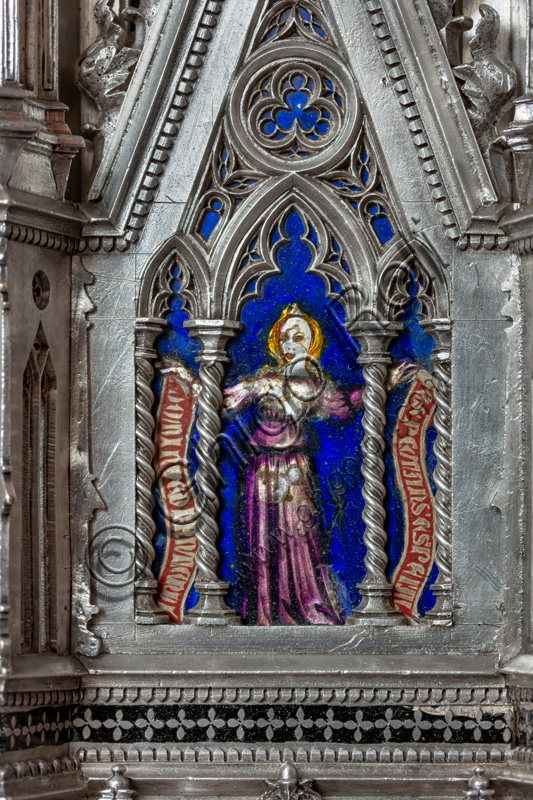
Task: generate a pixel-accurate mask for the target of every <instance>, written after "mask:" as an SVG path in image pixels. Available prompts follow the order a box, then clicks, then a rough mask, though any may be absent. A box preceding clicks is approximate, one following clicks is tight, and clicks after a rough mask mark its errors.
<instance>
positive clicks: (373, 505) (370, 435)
mask: <svg viewBox="0 0 533 800" xmlns="http://www.w3.org/2000/svg"><path fill="white" fill-rule="evenodd" d="M402 327H403V325H402V324H401V323H397V322H374V321H372V322H360V323H358V324H357V323H356V324H355V325H352V326H350V327H349V328H348V330H349V332H350V333H351V334H352V336H353V337H354V338H356V339H357V341H358V342H359V343H360V345H361V353H360V355H359V357H358V360H359V363H360V364H361V365H362V367H363V377H364V380H365V388H364V391H363V404H364V407H365V412H364V415H363V430H364V432H365V435H364V438H363V445H362V450H363V466H362V470H361V471H362V473H363V478H364V485H363V499H364V501H365V507H364V509H363V521H364V523H365V533H364V542H365V545H366V556H365V567H366V575H365V578H364V580H363V582H362V583H361V584H360V585H359V589H360V591H361V595H362V600H361V602H360V604H359V606H358V607H357V609H356V611H355V612H354V614H353V615H352V616H351V617H348V619H347V620H346V624H347V625H404V624H406V619H405V617H404V616H403V614H401V613H400V612H399V611H397V610H396V609H395V608H394V606H393V605H392V585H391V584H390V583H389V582H388V580H387V577H386V572H385V571H386V568H387V561H388V557H387V552H386V547H387V532H386V530H385V516H386V514H385V507H384V500H385V487H384V485H383V474H384V472H385V462H384V459H383V451H384V449H385V403H386V400H387V393H386V391H385V383H386V380H387V371H388V367H389V365H390V363H391V361H392V359H391V356H390V353H389V352H388V347H389V343H390V341H391V340H392V339H393V338H394V337H395V336H397V335H398V333H399V331H400V330H401V329H402Z"/></svg>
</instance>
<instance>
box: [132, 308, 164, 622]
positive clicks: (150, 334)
mask: <svg viewBox="0 0 533 800" xmlns="http://www.w3.org/2000/svg"><path fill="white" fill-rule="evenodd" d="M165 324H166V323H165V321H164V320H158V319H138V320H137V322H136V326H135V375H136V377H135V465H136V478H135V494H136V503H135V621H136V622H137V623H139V624H142V625H156V624H159V625H161V624H166V623H168V622H169V621H170V620H169V617H168V616H167V614H165V612H164V611H162V610H161V609H160V608H158V606H156V604H155V601H154V594H155V592H156V590H157V581H156V580H155V578H154V574H153V572H152V563H153V560H154V558H155V550H154V545H153V538H154V533H155V522H154V519H153V517H152V511H153V508H154V497H153V494H152V486H153V483H154V480H155V473H154V468H153V466H152V461H153V457H154V450H155V448H154V442H153V438H152V434H153V431H154V425H155V422H154V418H153V415H152V406H153V403H154V395H153V393H152V380H153V377H154V368H153V365H152V364H153V361H154V359H155V357H156V355H157V354H156V351H155V350H154V347H153V345H154V342H155V339H156V336H157V335H158V334H159V333H161V330H162V328H163V327H164V325H165Z"/></svg>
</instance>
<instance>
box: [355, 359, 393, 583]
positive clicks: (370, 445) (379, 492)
mask: <svg viewBox="0 0 533 800" xmlns="http://www.w3.org/2000/svg"><path fill="white" fill-rule="evenodd" d="M363 377H364V380H365V384H366V385H365V389H364V391H363V403H364V408H365V413H364V414H363V423H362V424H363V430H364V432H365V435H364V438H363V445H362V447H363V466H362V469H361V471H362V474H363V478H364V485H363V499H364V501H365V507H364V509H363V521H364V523H365V533H364V541H365V544H366V548H367V552H366V556H365V567H366V574H367V578H368V577H371V578H373V579H374V580H375V581H377V582H380V583H381V582H383V580H384V579H385V569H386V567H387V554H386V552H385V547H386V544H387V534H386V531H385V527H384V526H385V507H384V500H385V487H384V485H383V474H384V472H385V464H384V461H383V451H384V449H385V438H384V430H385V412H384V408H385V402H386V399H387V395H386V392H385V380H386V377H387V365H386V364H379V363H378V364H376V363H373V364H368V365H365V366H364V367H363Z"/></svg>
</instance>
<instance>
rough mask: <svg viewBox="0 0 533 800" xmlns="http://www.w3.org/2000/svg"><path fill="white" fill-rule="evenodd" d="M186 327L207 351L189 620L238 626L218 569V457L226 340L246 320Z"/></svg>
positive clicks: (203, 361) (202, 374)
mask: <svg viewBox="0 0 533 800" xmlns="http://www.w3.org/2000/svg"><path fill="white" fill-rule="evenodd" d="M185 327H186V328H188V329H189V331H190V333H191V335H192V336H195V337H197V338H198V339H199V340H200V342H201V344H202V354H201V356H199V357H198V359H197V360H198V362H199V363H200V371H199V375H200V382H201V388H200V395H199V397H198V409H199V413H198V421H197V423H196V427H197V430H198V444H197V445H196V456H197V458H198V469H197V471H196V475H195V481H196V487H197V496H196V511H197V513H198V522H197V524H196V538H197V540H198V550H197V553H196V565H197V567H198V574H197V578H196V582H195V588H196V590H197V592H198V594H199V595H200V597H199V600H198V603H197V604H196V606H195V607H194V608H193V609H191V610H190V611H189V613H188V615H187V616H186V617H185V621H186V622H188V623H191V624H196V625H238V624H240V621H241V619H240V617H239V616H238V614H236V613H235V611H233V609H231V608H228V606H227V605H226V602H225V595H226V592H227V591H228V589H229V584H228V583H226V582H225V581H221V580H220V579H219V577H218V572H217V568H218V562H219V552H218V547H217V540H218V536H219V528H218V521H217V514H218V509H219V505H220V500H219V497H218V491H219V486H220V480H221V475H220V471H219V468H218V461H219V458H220V445H219V434H220V428H221V420H220V409H221V407H222V399H223V395H222V380H223V378H224V363H225V362H227V361H228V357H227V355H226V343H227V341H228V340H229V339H230V338H231V337H232V336H234V335H235V334H236V333H237V332H238V331H239V330H240V327H241V324H240V323H239V322H234V321H231V320H230V321H225V320H190V321H189V322H186V323H185Z"/></svg>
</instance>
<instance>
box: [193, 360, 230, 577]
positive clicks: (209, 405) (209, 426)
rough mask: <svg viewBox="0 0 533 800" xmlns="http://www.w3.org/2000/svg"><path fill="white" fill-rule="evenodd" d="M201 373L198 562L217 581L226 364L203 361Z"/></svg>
mask: <svg viewBox="0 0 533 800" xmlns="http://www.w3.org/2000/svg"><path fill="white" fill-rule="evenodd" d="M199 374H200V381H201V384H202V388H201V390H200V395H199V397H198V408H199V414H198V422H197V430H198V435H199V440H198V444H197V447H196V456H197V458H198V469H197V471H196V476H195V479H196V486H197V489H198V493H197V496H196V512H197V514H198V523H197V527H196V538H197V540H198V551H197V553H196V564H197V566H198V577H199V579H200V580H208V581H217V580H218V575H217V566H218V559H219V554H218V549H217V546H216V542H217V538H218V524H217V521H216V515H217V511H218V508H219V505H220V501H219V499H218V493H217V489H218V486H219V484H220V480H221V475H220V471H219V469H218V466H217V464H218V459H219V453H220V445H219V444H218V435H219V433H220V428H221V420H220V407H221V405H222V400H223V396H222V389H221V384H222V379H223V377H224V367H223V365H222V364H220V363H217V362H216V361H208V362H203V363H201V364H200V370H199Z"/></svg>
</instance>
